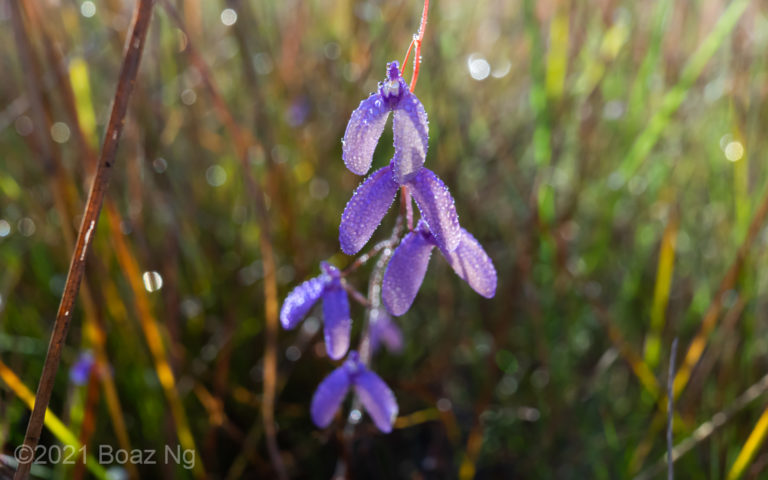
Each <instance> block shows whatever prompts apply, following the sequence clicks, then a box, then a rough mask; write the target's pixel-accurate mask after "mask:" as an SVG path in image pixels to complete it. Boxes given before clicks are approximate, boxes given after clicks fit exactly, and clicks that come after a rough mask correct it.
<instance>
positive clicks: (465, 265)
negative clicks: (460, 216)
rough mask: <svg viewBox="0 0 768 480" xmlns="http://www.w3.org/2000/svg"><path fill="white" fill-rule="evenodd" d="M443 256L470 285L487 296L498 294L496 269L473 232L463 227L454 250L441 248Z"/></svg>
mask: <svg viewBox="0 0 768 480" xmlns="http://www.w3.org/2000/svg"><path fill="white" fill-rule="evenodd" d="M440 250H441V251H442V252H443V256H445V259H446V260H448V263H449V264H450V265H451V267H452V268H453V271H454V272H456V275H458V276H459V277H461V278H462V279H464V281H466V282H467V283H468V284H469V286H470V287H472V289H473V290H474V291H476V292H477V293H479V294H480V295H482V296H484V297H486V298H492V297H493V296H494V295H495V294H496V269H495V268H494V267H493V262H492V261H491V259H490V257H489V256H488V254H487V253H485V250H483V247H482V246H481V245H480V243H478V241H477V240H476V239H475V237H473V236H472V234H471V233H469V232H468V231H466V230H464V229H463V228H462V229H461V241H460V242H459V246H458V247H457V248H456V250H454V251H453V252H448V251H446V250H444V249H442V248H441V249H440Z"/></svg>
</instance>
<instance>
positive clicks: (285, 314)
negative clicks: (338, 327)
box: [280, 275, 328, 329]
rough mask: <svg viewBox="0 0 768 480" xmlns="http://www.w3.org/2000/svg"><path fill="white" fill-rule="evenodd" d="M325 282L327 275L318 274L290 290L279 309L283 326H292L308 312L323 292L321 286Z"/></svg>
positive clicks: (288, 327)
mask: <svg viewBox="0 0 768 480" xmlns="http://www.w3.org/2000/svg"><path fill="white" fill-rule="evenodd" d="M327 282H328V276H327V275H320V276H319V277H315V278H310V279H309V280H307V281H306V282H304V283H302V284H300V285H299V286H297V287H296V288H294V289H293V290H291V293H289V294H288V296H287V297H286V298H285V301H284V302H283V306H282V308H281V309H280V323H282V324H283V328H287V329H291V328H294V327H295V326H296V324H297V323H299V321H300V320H301V319H302V318H304V316H305V315H306V314H307V313H309V311H310V310H311V309H312V306H313V305H314V304H315V302H317V299H318V298H320V295H321V294H322V293H323V288H325V284H326V283H327Z"/></svg>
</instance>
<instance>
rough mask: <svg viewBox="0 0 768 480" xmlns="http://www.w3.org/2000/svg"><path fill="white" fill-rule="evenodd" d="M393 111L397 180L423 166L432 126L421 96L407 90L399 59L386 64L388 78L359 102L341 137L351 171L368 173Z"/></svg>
mask: <svg viewBox="0 0 768 480" xmlns="http://www.w3.org/2000/svg"><path fill="white" fill-rule="evenodd" d="M390 111H394V112H395V119H394V123H393V133H394V145H395V156H394V172H395V179H396V180H397V182H398V183H400V184H402V183H405V182H406V181H408V180H409V179H410V178H411V177H413V175H415V174H416V172H417V171H418V170H419V169H420V168H421V166H422V165H424V160H425V158H426V156H427V147H428V144H429V127H428V125H427V112H426V111H425V110H424V106H423V105H422V104H421V102H420V101H419V99H418V98H416V96H415V95H414V94H413V93H411V92H410V91H409V90H408V85H407V84H406V83H405V80H404V79H403V77H402V76H401V75H400V64H399V63H398V62H397V61H393V62H390V63H388V64H387V78H386V79H385V80H384V81H383V82H380V83H379V90H378V92H376V93H374V94H373V95H371V96H370V97H368V98H367V99H365V100H363V101H362V102H360V106H359V107H357V109H356V110H355V111H354V112H352V116H351V117H350V119H349V123H348V124H347V129H346V131H345V132H344V138H343V140H342V159H343V160H344V164H345V165H346V166H347V168H348V169H349V170H350V171H351V172H352V173H355V174H357V175H365V174H366V173H368V170H369V169H370V168H371V162H372V161H373V152H374V150H376V144H377V143H378V142H379V139H380V138H381V133H382V132H383V131H384V125H385V124H386V122H387V116H388V115H389V112H390Z"/></svg>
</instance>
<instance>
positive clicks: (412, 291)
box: [381, 221, 496, 315]
mask: <svg viewBox="0 0 768 480" xmlns="http://www.w3.org/2000/svg"><path fill="white" fill-rule="evenodd" d="M435 246H437V247H439V249H440V251H441V252H442V253H443V256H444V257H445V259H446V260H448V263H449V264H450V265H451V267H452V268H453V271H454V272H456V274H457V275H458V276H459V277H461V278H462V279H463V280H464V281H466V282H467V283H468V284H469V286H470V287H472V289H473V290H475V291H476V292H477V293H479V294H480V295H482V296H484V297H486V298H491V297H493V296H494V295H495V294H496V269H495V268H494V267H493V262H491V259H490V258H489V257H488V255H487V254H486V253H485V251H484V250H483V247H482V246H480V244H479V243H478V242H477V240H475V237H473V236H472V234H470V233H469V232H467V231H466V230H464V229H463V228H462V229H461V237H460V241H459V245H458V247H456V249H455V250H454V251H448V250H446V249H445V248H444V247H443V246H441V245H440V243H439V242H438V241H437V239H436V238H435V235H434V234H433V233H431V232H430V230H429V228H428V226H427V225H426V224H425V223H424V222H423V221H420V222H419V225H418V226H417V227H416V228H415V229H414V230H413V231H412V232H410V233H408V235H406V236H405V238H403V241H402V242H400V245H399V246H398V247H397V249H396V250H395V253H394V254H392V259H391V260H390V261H389V265H387V271H386V272H384V280H383V283H382V290H381V298H382V300H383V301H384V305H385V306H386V307H387V310H389V312H390V313H391V314H393V315H402V314H404V313H405V312H407V311H408V309H409V308H410V307H411V304H412V303H413V299H414V298H416V294H417V293H418V291H419V287H421V283H422V282H423V281H424V275H425V274H426V272H427V265H428V264H429V257H430V255H431V254H432V249H433V248H434V247H435Z"/></svg>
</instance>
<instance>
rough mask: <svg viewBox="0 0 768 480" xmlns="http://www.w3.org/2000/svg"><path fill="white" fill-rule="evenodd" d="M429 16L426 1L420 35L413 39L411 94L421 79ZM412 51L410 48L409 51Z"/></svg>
mask: <svg viewBox="0 0 768 480" xmlns="http://www.w3.org/2000/svg"><path fill="white" fill-rule="evenodd" d="M428 15H429V0H424V10H423V11H422V12H421V25H420V26H419V34H418V36H417V37H416V38H414V39H413V42H411V43H412V44H413V43H415V44H416V52H415V53H414V56H413V76H412V77H411V92H413V91H414V90H415V89H416V81H417V80H418V79H419V66H421V41H422V40H424V31H425V30H426V28H427V16H428ZM408 50H409V51H410V48H409V49H408Z"/></svg>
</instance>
